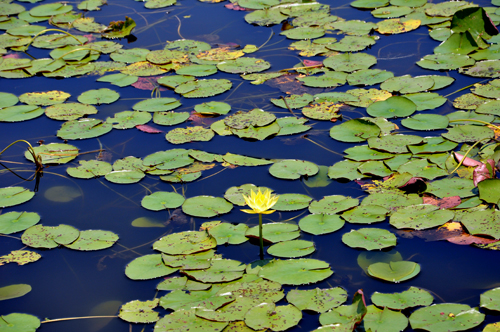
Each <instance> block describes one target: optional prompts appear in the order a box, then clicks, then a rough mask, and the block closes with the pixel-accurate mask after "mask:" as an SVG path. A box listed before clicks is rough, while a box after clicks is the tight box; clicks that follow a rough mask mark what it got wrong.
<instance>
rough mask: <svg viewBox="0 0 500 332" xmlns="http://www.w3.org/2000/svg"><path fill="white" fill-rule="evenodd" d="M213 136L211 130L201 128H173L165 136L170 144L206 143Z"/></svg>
mask: <svg viewBox="0 0 500 332" xmlns="http://www.w3.org/2000/svg"><path fill="white" fill-rule="evenodd" d="M214 136H215V133H214V131H213V130H212V129H205V128H203V127H201V126H196V127H188V128H175V129H173V130H171V131H169V132H168V133H167V135H166V136H165V137H166V139H167V141H169V142H170V143H172V144H183V143H189V142H207V141H210V140H211V139H212V138H213V137H214Z"/></svg>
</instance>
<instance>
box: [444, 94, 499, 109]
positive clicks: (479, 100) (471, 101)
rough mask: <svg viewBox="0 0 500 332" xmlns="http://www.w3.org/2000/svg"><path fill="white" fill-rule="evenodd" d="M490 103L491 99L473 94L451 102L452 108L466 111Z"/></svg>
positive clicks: (464, 95)
mask: <svg viewBox="0 0 500 332" xmlns="http://www.w3.org/2000/svg"><path fill="white" fill-rule="evenodd" d="M489 101H491V99H488V98H484V97H481V96H478V95H475V94H473V93H466V94H463V95H461V96H460V97H457V98H455V100H454V101H453V106H454V107H455V108H461V109H466V110H473V109H476V108H478V107H479V106H480V105H482V104H484V103H487V102H489Z"/></svg>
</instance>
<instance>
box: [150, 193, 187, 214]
mask: <svg viewBox="0 0 500 332" xmlns="http://www.w3.org/2000/svg"><path fill="white" fill-rule="evenodd" d="M184 200H185V199H184V197H183V196H182V195H180V194H178V193H175V192H167V191H157V192H154V193H152V194H151V195H148V196H145V197H144V198H143V199H142V201H141V205H142V207H144V208H146V209H148V210H152V211H160V210H166V209H176V208H178V207H179V206H181V205H182V203H184Z"/></svg>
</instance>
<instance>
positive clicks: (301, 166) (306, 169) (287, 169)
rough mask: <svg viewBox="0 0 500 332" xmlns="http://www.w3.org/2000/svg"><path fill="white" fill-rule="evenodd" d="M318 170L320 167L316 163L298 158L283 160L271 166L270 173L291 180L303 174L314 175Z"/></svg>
mask: <svg viewBox="0 0 500 332" xmlns="http://www.w3.org/2000/svg"><path fill="white" fill-rule="evenodd" d="M318 171H319V168H318V166H317V165H316V164H313V163H311V162H308V161H304V160H296V159H289V160H281V161H279V162H277V163H274V164H273V165H272V166H271V167H270V168H269V173H271V175H272V176H275V177H277V178H279V179H289V180H296V179H299V178H300V177H301V176H312V175H315V174H316V173H318Z"/></svg>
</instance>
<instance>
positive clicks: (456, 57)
mask: <svg viewBox="0 0 500 332" xmlns="http://www.w3.org/2000/svg"><path fill="white" fill-rule="evenodd" d="M474 63H476V61H475V60H474V59H472V58H470V57H469V56H467V55H466V54H454V53H444V54H430V55H426V56H424V57H423V58H422V60H420V61H418V62H417V65H419V66H420V67H422V68H425V69H431V70H454V69H458V68H461V67H468V66H472V65H474Z"/></svg>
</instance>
